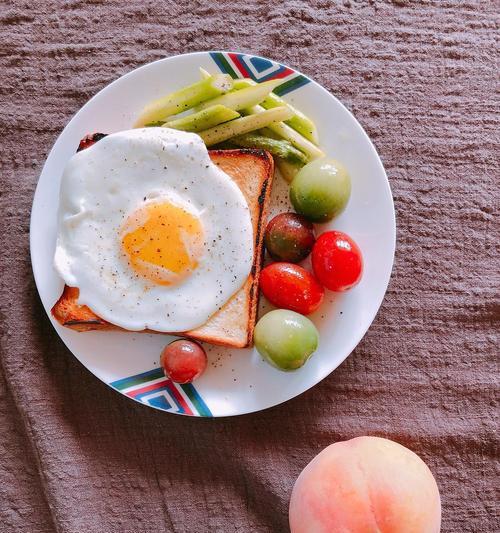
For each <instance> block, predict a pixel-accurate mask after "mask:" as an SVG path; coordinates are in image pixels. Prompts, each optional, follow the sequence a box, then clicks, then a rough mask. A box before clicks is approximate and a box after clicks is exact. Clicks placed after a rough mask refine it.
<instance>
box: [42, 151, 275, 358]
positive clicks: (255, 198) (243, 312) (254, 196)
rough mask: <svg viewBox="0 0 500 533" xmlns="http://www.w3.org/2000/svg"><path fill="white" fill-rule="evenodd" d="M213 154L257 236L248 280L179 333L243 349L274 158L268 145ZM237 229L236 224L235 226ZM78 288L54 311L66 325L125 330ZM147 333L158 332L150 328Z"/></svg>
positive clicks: (251, 320)
mask: <svg viewBox="0 0 500 533" xmlns="http://www.w3.org/2000/svg"><path fill="white" fill-rule="evenodd" d="M209 153H210V158H211V159H212V161H213V162H214V163H215V164H216V165H218V166H219V167H220V168H221V169H222V170H223V171H224V172H226V174H228V175H229V176H231V178H232V179H233V180H234V181H235V182H236V184H237V185H238V186H239V188H240V189H241V191H242V193H243V195H244V196H245V198H246V200H247V203H248V206H249V208H250V214H251V218H252V225H253V231H254V238H255V247H254V257H253V266H252V270H251V272H250V275H249V276H248V279H247V281H246V282H245V284H244V285H243V287H241V289H240V290H239V291H238V292H237V293H236V294H234V295H233V296H232V297H231V299H230V300H229V301H228V302H227V303H226V304H225V305H224V307H223V308H222V309H221V310H220V311H217V312H216V313H215V314H214V315H212V316H211V317H210V318H209V320H208V321H207V322H206V323H205V324H203V325H202V326H200V327H198V328H196V329H193V330H191V331H187V332H185V333H175V335H179V336H184V337H188V338H190V339H193V340H198V341H204V342H208V343H211V344H219V345H222V346H233V347H235V348H244V347H245V346H249V345H251V343H252V338H253V330H254V326H255V320H256V316H257V307H258V299H259V290H258V285H259V274H260V269H261V265H262V258H263V255H264V254H263V240H264V229H265V224H266V220H267V207H268V204H269V197H270V194H271V184H272V179H273V175H274V163H273V158H272V157H271V155H270V154H269V153H268V152H266V151H264V150H253V149H242V150H211V151H210V152H209ZM235 231H238V228H235ZM78 295H79V291H78V288H75V287H68V286H65V287H64V290H63V293H62V295H61V297H60V298H59V300H58V301H57V302H56V303H55V305H54V307H53V308H52V315H53V316H54V318H55V319H56V320H57V321H58V322H59V323H60V324H61V325H63V326H66V327H68V328H71V329H74V330H77V331H92V330H121V331H125V330H123V329H122V328H120V327H119V326H115V325H113V324H110V323H109V322H106V321H105V320H103V319H102V318H100V317H99V316H97V315H96V314H95V313H94V312H92V310H91V309H89V308H88V307H87V306H85V305H79V304H78V303H77V302H78ZM144 332H148V333H155V332H152V331H149V330H144Z"/></svg>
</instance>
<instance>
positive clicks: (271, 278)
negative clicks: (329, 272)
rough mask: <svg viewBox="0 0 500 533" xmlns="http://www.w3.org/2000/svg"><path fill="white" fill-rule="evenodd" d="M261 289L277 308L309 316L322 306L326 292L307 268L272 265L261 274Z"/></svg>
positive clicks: (293, 265) (291, 264)
mask: <svg viewBox="0 0 500 533" xmlns="http://www.w3.org/2000/svg"><path fill="white" fill-rule="evenodd" d="M260 288H261V290H262V293H263V294H264V296H265V297H266V298H267V299H268V300H269V301H270V302H271V303H272V304H273V305H275V306H276V307H279V308H281V309H290V310H291V311H296V312H297V313H301V314H303V315H308V314H310V313H312V312H313V311H316V309H317V308H318V307H319V306H320V305H321V302H322V301H323V296H324V294H325V291H324V289H323V287H322V286H321V285H320V284H319V283H318V282H317V281H316V278H315V277H314V276H313V275H312V274H311V273H310V272H308V271H307V270H306V269H305V268H302V267H301V266H299V265H295V264H294V263H272V264H271V265H269V266H267V267H266V268H264V269H263V270H262V272H261V273H260Z"/></svg>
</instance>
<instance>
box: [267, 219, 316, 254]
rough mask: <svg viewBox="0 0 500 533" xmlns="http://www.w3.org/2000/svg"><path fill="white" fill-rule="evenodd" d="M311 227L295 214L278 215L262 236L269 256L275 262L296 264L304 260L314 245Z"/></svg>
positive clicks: (306, 221)
mask: <svg viewBox="0 0 500 533" xmlns="http://www.w3.org/2000/svg"><path fill="white" fill-rule="evenodd" d="M314 241H315V238H314V228H313V225H312V224H311V223H310V222H309V221H308V220H306V219H305V218H304V217H303V216H300V215H297V213H280V214H279V215H276V216H275V217H274V218H273V219H272V220H271V221H270V222H269V224H268V225H267V228H266V233H265V235H264V242H265V243H266V248H267V251H268V252H269V255H270V256H271V257H272V258H273V259H274V260H275V261H288V262H290V263H298V262H299V261H302V259H305V258H306V257H307V256H308V255H309V254H310V253H311V250H312V247H313V244H314Z"/></svg>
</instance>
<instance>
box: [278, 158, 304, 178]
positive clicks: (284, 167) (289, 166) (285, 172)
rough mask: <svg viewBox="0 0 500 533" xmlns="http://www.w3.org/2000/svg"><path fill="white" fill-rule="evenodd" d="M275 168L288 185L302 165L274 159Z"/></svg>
mask: <svg viewBox="0 0 500 533" xmlns="http://www.w3.org/2000/svg"><path fill="white" fill-rule="evenodd" d="M276 166H277V167H278V169H279V171H280V173H281V175H282V176H283V178H284V179H285V180H286V181H288V182H289V183H290V182H291V181H292V180H293V178H294V177H295V174H297V172H298V171H299V170H300V169H301V168H302V166H303V165H296V164H293V163H291V162H289V161H286V160H285V159H282V158H281V157H277V158H276Z"/></svg>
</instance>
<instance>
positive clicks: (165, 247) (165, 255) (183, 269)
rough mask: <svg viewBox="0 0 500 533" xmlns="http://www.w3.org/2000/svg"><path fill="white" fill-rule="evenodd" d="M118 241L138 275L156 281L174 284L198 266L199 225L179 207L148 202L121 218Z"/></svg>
mask: <svg viewBox="0 0 500 533" xmlns="http://www.w3.org/2000/svg"><path fill="white" fill-rule="evenodd" d="M121 244H122V249H123V251H124V253H125V255H126V257H127V259H128V262H129V264H130V266H131V267H132V268H133V269H134V271H135V272H136V273H137V274H138V275H140V276H142V277H144V278H147V279H148V280H150V281H152V282H153V283H155V284H158V285H175V284H177V283H178V282H180V281H181V280H182V279H184V278H185V277H186V276H187V275H189V274H190V273H191V272H192V271H193V270H194V269H195V268H196V267H197V266H198V260H199V258H200V256H201V254H202V253H203V226H202V223H201V221H200V219H199V218H198V217H197V216H196V215H193V214H192V213H190V212H189V211H187V210H186V209H183V208H182V207H179V206H177V205H174V204H172V203H170V202H162V203H148V204H146V205H145V206H144V207H141V208H139V209H137V210H136V211H134V212H133V213H132V214H131V215H130V216H129V217H128V218H127V220H126V221H125V223H124V225H123V227H122V237H121Z"/></svg>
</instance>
